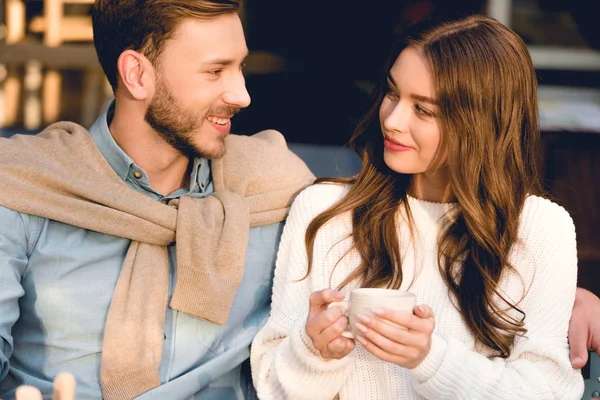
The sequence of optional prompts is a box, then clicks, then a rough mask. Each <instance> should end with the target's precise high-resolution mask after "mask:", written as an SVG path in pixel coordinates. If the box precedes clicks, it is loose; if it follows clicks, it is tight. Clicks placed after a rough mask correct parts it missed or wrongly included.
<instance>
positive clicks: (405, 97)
mask: <svg viewBox="0 0 600 400" xmlns="http://www.w3.org/2000/svg"><path fill="white" fill-rule="evenodd" d="M388 84H389V87H388V92H387V94H386V95H385V97H384V99H383V102H382V103H381V107H380V108H379V121H380V123H381V131H382V132H383V135H384V152H383V158H384V161H385V163H386V164H387V166H388V167H389V168H390V169H392V170H393V171H396V172H398V173H401V174H413V175H415V174H423V173H425V172H427V171H429V169H430V166H431V164H432V162H433V160H434V158H435V157H436V154H437V151H438V146H439V144H440V135H441V132H440V128H439V125H438V119H437V118H436V116H437V115H438V112H439V109H438V106H437V102H436V99H435V88H434V82H433V76H432V73H431V67H430V66H429V62H428V60H427V58H426V57H425V55H424V54H423V53H422V52H421V51H419V50H417V49H414V48H410V47H409V48H406V49H404V50H403V51H402V52H401V53H400V55H399V56H398V58H397V59H396V62H395V63H394V65H393V66H392V69H391V70H390V73H389V77H388Z"/></svg>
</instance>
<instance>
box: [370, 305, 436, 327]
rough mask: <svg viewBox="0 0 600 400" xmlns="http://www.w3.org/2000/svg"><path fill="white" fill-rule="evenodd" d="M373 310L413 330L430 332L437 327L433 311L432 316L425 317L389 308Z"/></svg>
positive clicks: (382, 317) (383, 317)
mask: <svg viewBox="0 0 600 400" xmlns="http://www.w3.org/2000/svg"><path fill="white" fill-rule="evenodd" d="M371 311H372V312H373V314H375V315H376V316H377V317H379V318H381V319H385V320H387V321H390V322H392V323H394V324H396V325H400V326H402V327H405V328H407V329H409V330H411V331H416V332H420V333H430V332H433V328H434V327H435V319H434V317H433V312H432V313H431V315H432V316H431V317H429V318H427V319H423V318H420V317H417V316H416V315H413V314H408V313H407V312H404V311H394V310H389V309H374V310H371Z"/></svg>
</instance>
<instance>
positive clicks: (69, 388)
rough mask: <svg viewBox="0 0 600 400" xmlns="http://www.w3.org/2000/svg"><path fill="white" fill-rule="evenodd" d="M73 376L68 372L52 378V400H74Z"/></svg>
mask: <svg viewBox="0 0 600 400" xmlns="http://www.w3.org/2000/svg"><path fill="white" fill-rule="evenodd" d="M75 386H76V384H75V377H74V376H73V375H71V374H69V373H68V372H63V373H61V374H59V375H58V376H57V377H56V379H54V400H75Z"/></svg>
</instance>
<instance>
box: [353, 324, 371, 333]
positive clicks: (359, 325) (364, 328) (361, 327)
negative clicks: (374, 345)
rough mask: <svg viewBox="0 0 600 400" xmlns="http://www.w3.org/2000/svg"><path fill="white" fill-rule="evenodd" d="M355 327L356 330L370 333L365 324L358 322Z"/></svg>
mask: <svg viewBox="0 0 600 400" xmlns="http://www.w3.org/2000/svg"><path fill="white" fill-rule="evenodd" d="M355 326H356V329H358V330H359V331H360V332H362V333H367V332H368V331H369V330H368V329H367V327H366V326H364V325H363V324H361V323H359V322H357V323H356V324H355Z"/></svg>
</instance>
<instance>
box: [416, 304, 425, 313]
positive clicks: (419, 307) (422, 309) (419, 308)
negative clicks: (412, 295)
mask: <svg viewBox="0 0 600 400" xmlns="http://www.w3.org/2000/svg"><path fill="white" fill-rule="evenodd" d="M415 308H416V309H417V310H418V311H419V312H420V313H421V314H423V313H424V312H425V309H424V308H423V306H416V307H415Z"/></svg>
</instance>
